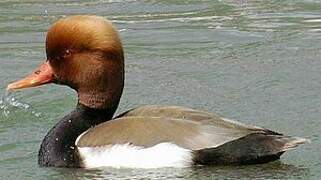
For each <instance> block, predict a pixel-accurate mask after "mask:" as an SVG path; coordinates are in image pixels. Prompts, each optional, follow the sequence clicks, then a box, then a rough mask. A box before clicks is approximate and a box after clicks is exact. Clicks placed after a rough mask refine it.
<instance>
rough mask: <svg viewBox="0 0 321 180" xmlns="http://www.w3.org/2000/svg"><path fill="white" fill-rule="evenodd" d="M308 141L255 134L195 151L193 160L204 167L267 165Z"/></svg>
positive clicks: (276, 135) (275, 135) (279, 135)
mask: <svg viewBox="0 0 321 180" xmlns="http://www.w3.org/2000/svg"><path fill="white" fill-rule="evenodd" d="M307 141H308V140H306V139H303V138H298V137H290V136H283V135H281V134H265V133H253V134H249V135H247V136H244V137H242V138H239V139H236V140H233V141H230V142H227V143H225V144H223V145H220V146H218V147H215V148H206V149H200V150H195V151H194V159H193V160H194V163H195V164H203V165H229V164H260V163H267V162H270V161H275V160H277V159H279V158H280V156H281V155H282V154H283V153H284V152H285V151H287V150H290V149H293V148H295V147H297V146H298V145H300V144H304V143H305V142H307Z"/></svg>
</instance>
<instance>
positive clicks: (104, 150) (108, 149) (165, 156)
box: [78, 142, 192, 168]
mask: <svg viewBox="0 0 321 180" xmlns="http://www.w3.org/2000/svg"><path fill="white" fill-rule="evenodd" d="M78 152H79V154H80V157H81V159H82V160H83V164H84V167H85V168H97V167H106V166H109V167H116V168H121V167H125V168H161V167H188V166H190V165H191V163H192V153H191V151H190V150H188V149H184V148H181V147H179V146H177V145H175V144H172V143H167V142H166V143H160V144H157V145H155V146H152V147H149V148H144V147H139V146H133V145H130V144H116V145H109V146H99V147H80V148H79V147H78Z"/></svg>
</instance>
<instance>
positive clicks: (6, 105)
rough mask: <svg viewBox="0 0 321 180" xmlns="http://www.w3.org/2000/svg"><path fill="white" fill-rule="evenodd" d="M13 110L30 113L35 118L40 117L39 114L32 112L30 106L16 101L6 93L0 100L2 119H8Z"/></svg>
mask: <svg viewBox="0 0 321 180" xmlns="http://www.w3.org/2000/svg"><path fill="white" fill-rule="evenodd" d="M15 109H22V110H25V111H28V112H31V114H33V115H34V116H36V117H40V116H41V113H40V112H36V111H35V110H33V108H32V106H31V105H30V104H28V103H24V102H21V101H19V100H17V99H16V98H15V97H14V96H13V95H12V94H11V93H10V92H8V91H6V93H5V94H4V95H3V96H2V98H1V99H0V111H1V114H2V115H3V116H4V117H9V115H10V113H12V112H13V111H15Z"/></svg>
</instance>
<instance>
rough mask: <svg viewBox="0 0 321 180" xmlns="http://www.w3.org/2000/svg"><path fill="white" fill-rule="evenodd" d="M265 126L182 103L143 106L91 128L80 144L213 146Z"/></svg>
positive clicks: (200, 147) (192, 147)
mask: <svg viewBox="0 0 321 180" xmlns="http://www.w3.org/2000/svg"><path fill="white" fill-rule="evenodd" d="M259 132H266V130H265V129H263V128H260V127H256V126H248V125H244V124H241V123H238V122H235V121H231V120H228V119H224V118H221V117H219V116H216V115H212V114H210V113H207V112H203V111H197V110H193V109H189V108H184V107H179V106H142V107H139V108H136V109H133V110H130V111H128V112H126V113H124V114H122V115H120V116H118V117H117V118H115V119H114V120H111V121H108V122H105V123H102V124H100V125H98V126H96V127H94V128H91V129H89V130H88V131H86V132H85V133H83V134H82V135H81V137H80V138H78V140H77V142H76V145H77V146H80V147H82V146H104V145H111V144H126V143H128V144H133V145H137V146H142V147H150V146H153V145H155V144H158V143H162V142H171V143H174V144H177V145H179V146H181V147H183V148H186V149H191V150H198V149H204V148H213V147H217V146H219V145H222V144H224V143H226V142H229V141H233V140H236V139H238V138H241V137H244V136H246V135H249V134H252V133H259Z"/></svg>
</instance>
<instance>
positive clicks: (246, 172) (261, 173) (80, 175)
mask: <svg viewBox="0 0 321 180" xmlns="http://www.w3.org/2000/svg"><path fill="white" fill-rule="evenodd" d="M56 171H57V172H58V173H57V174H60V175H62V176H63V179H79V180H87V179H88V180H89V179H191V180H192V179H222V178H223V179H240V178H241V179H266V178H271V177H273V179H287V178H290V177H292V178H293V177H297V178H304V177H306V176H307V175H308V174H309V169H307V168H302V167H296V166H293V165H288V164H283V163H282V162H280V161H277V162H272V163H268V164H262V165H252V166H219V167H208V166H198V167H193V168H160V169H115V168H105V169H95V170H88V169H87V170H86V169H66V168H62V169H56Z"/></svg>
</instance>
